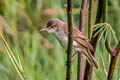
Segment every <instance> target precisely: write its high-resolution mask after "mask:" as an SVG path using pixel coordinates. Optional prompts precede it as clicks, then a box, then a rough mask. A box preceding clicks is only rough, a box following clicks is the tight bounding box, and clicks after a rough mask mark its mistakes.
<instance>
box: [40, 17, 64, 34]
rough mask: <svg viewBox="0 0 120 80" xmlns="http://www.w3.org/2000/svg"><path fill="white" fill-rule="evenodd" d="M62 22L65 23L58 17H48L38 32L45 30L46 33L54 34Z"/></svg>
mask: <svg viewBox="0 0 120 80" xmlns="http://www.w3.org/2000/svg"><path fill="white" fill-rule="evenodd" d="M63 24H65V23H64V22H62V21H60V20H59V19H50V20H48V22H47V26H46V27H45V28H42V29H41V30H40V32H42V31H47V32H48V33H52V34H55V33H56V32H59V31H60V30H61V29H62V26H63Z"/></svg>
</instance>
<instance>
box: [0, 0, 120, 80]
mask: <svg viewBox="0 0 120 80" xmlns="http://www.w3.org/2000/svg"><path fill="white" fill-rule="evenodd" d="M65 4H66V0H0V33H2V34H3V36H4V38H5V40H6V42H7V45H9V47H8V48H9V49H11V51H12V54H14V56H15V57H16V59H17V60H15V64H18V65H19V66H18V65H17V67H18V68H17V69H18V70H20V69H21V65H22V67H23V70H24V72H21V71H19V72H20V74H18V73H19V72H18V73H17V72H16V68H15V65H13V62H11V60H10V58H9V57H10V56H8V53H7V51H6V49H5V47H4V44H3V41H2V40H3V38H2V37H0V80H21V76H22V78H24V77H25V78H26V80H65V78H66V66H65V64H64V63H65V62H66V59H67V57H66V54H65V51H64V49H63V48H62V47H61V46H60V44H59V43H58V41H57V40H56V38H55V37H54V36H52V35H51V34H48V33H47V32H43V33H40V32H39V30H40V29H41V28H42V27H43V26H46V22H47V20H48V19H50V18H58V19H60V20H62V21H65V22H67V14H66V12H65V13H64V12H63V11H64V10H65V8H66V6H65ZM80 4H81V0H73V24H74V25H75V26H76V27H79V18H78V16H79V9H80V6H81V5H80ZM96 7H97V0H94V3H93V21H92V22H93V24H95V21H96V12H97V9H96ZM107 10H108V14H107V23H101V24H97V25H95V29H97V28H101V30H100V29H99V32H101V34H103V35H104V32H105V39H106V37H107V36H110V33H113V34H112V35H111V37H109V40H111V42H110V43H111V46H112V47H113V48H115V47H116V46H117V45H116V44H117V42H118V41H119V40H120V35H119V34H120V15H119V14H120V0H108V7H107ZM59 11H60V12H59ZM84 33H85V35H86V36H87V35H88V6H87V14H86V27H85V31H84ZM97 34H98V33H96V34H95V35H94V36H96V35H97ZM115 36H116V37H115ZM105 39H104V37H103V36H101V37H100V39H99V40H100V41H99V44H98V46H97V48H96V54H95V58H96V60H97V61H98V62H99V67H100V68H99V71H98V70H96V69H93V75H92V80H106V79H107V72H106V71H108V69H109V57H108V56H109V53H108V52H107V50H106V48H105ZM10 53H11V52H10ZM101 55H102V58H101ZM18 56H19V57H18ZM73 59H74V63H73V64H72V80H76V79H77V55H76V56H75V57H74V58H73ZM16 61H17V63H16ZM83 67H84V68H85V59H84V64H83ZM119 67H120V57H119V56H118V60H117V64H116V68H115V73H114V80H118V79H119V77H120V74H119V73H120V70H119V69H120V68H119Z"/></svg>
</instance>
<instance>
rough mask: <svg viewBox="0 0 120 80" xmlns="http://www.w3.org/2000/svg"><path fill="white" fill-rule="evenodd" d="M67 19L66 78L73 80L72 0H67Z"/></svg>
mask: <svg viewBox="0 0 120 80" xmlns="http://www.w3.org/2000/svg"><path fill="white" fill-rule="evenodd" d="M67 5H68V7H67V19H68V33H69V34H68V49H67V71H66V80H71V77H72V65H71V62H72V42H73V39H72V0H67Z"/></svg>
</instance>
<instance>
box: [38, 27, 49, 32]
mask: <svg viewBox="0 0 120 80" xmlns="http://www.w3.org/2000/svg"><path fill="white" fill-rule="evenodd" d="M46 30H48V28H42V29H40V32H42V31H46Z"/></svg>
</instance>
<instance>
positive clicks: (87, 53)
mask: <svg viewBox="0 0 120 80" xmlns="http://www.w3.org/2000/svg"><path fill="white" fill-rule="evenodd" d="M83 53H84V55H85V56H86V59H87V61H88V62H89V64H90V65H91V66H93V67H95V68H96V69H98V68H99V65H98V63H97V61H96V59H95V58H94V57H93V56H92V54H91V52H90V51H89V50H88V49H85V51H84V52H83Z"/></svg>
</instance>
